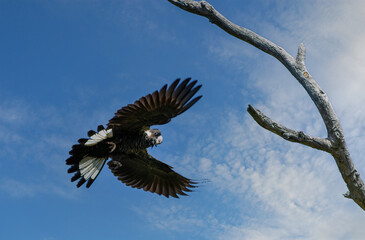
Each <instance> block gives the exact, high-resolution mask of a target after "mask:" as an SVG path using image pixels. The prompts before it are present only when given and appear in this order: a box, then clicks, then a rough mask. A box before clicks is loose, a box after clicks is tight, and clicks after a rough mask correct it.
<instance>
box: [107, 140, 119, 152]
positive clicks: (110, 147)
mask: <svg viewBox="0 0 365 240" xmlns="http://www.w3.org/2000/svg"><path fill="white" fill-rule="evenodd" d="M107 144H109V145H110V146H109V149H110V151H109V153H112V152H114V150H115V149H116V148H117V145H116V144H115V143H113V142H107Z"/></svg>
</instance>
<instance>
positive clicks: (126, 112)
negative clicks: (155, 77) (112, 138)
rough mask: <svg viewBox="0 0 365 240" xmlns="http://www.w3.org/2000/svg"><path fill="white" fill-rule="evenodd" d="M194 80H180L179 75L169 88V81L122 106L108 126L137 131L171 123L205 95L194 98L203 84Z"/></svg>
mask: <svg viewBox="0 0 365 240" xmlns="http://www.w3.org/2000/svg"><path fill="white" fill-rule="evenodd" d="M190 80H191V78H187V79H185V80H184V81H182V82H181V83H180V84H179V82H180V79H176V80H175V81H174V82H173V83H172V84H171V85H170V86H169V88H167V84H166V85H165V86H163V87H162V88H161V89H160V91H155V92H154V93H152V94H148V95H147V96H145V97H141V98H140V99H139V100H137V101H135V102H134V103H133V104H128V105H127V106H125V107H123V108H121V109H120V110H118V111H117V112H116V113H115V116H114V117H113V118H112V119H110V120H109V123H108V128H113V129H119V130H123V131H130V132H135V131H140V130H147V129H149V127H150V126H152V125H161V124H165V123H168V122H169V121H170V120H171V118H173V117H176V116H177V115H179V114H181V113H183V112H185V111H186V110H188V109H189V108H190V107H191V106H193V105H194V104H195V103H196V102H197V101H198V100H199V99H200V98H201V97H202V96H198V97H196V98H194V99H192V100H191V101H190V99H191V98H192V97H193V96H194V95H195V94H196V92H197V91H198V90H199V89H200V88H201V85H198V86H196V87H194V86H195V84H196V83H197V81H196V80H195V81H192V82H190Z"/></svg>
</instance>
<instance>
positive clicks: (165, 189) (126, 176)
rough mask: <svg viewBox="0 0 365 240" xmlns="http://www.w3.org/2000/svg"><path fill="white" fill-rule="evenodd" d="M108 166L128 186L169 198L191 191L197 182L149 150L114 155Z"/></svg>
mask: <svg viewBox="0 0 365 240" xmlns="http://www.w3.org/2000/svg"><path fill="white" fill-rule="evenodd" d="M108 166H109V168H110V170H111V171H112V173H113V174H114V175H115V176H116V177H118V179H119V180H120V181H122V182H123V183H125V184H126V185H127V186H131V187H133V188H138V189H140V188H142V189H143V190H144V191H149V192H151V193H157V194H159V195H161V194H163V195H164V196H165V197H167V198H168V197H169V196H172V197H174V198H179V197H178V195H187V194H186V193H184V192H191V190H190V189H189V188H194V187H196V186H194V184H196V182H193V181H191V180H190V179H188V178H185V177H183V176H181V175H180V174H178V173H177V172H175V171H173V170H172V167H170V166H169V165H167V164H165V163H163V162H161V161H159V160H157V159H155V158H154V157H152V156H151V155H149V154H148V153H147V150H141V151H140V152H138V153H132V154H118V155H115V156H112V160H111V161H109V162H108Z"/></svg>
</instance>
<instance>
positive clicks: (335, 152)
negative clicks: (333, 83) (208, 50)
mask: <svg viewBox="0 0 365 240" xmlns="http://www.w3.org/2000/svg"><path fill="white" fill-rule="evenodd" d="M168 1H169V2H170V3H172V4H174V5H175V6H177V7H179V8H181V9H183V10H185V11H188V12H191V13H194V14H197V15H200V16H204V17H206V18H208V19H209V21H210V22H211V23H213V24H215V25H217V26H218V27H220V28H221V29H223V30H224V31H226V32H227V33H229V34H230V35H232V36H234V37H236V38H239V39H241V40H243V41H245V42H247V43H249V44H251V45H253V46H254V47H256V48H258V49H260V50H261V51H263V52H266V53H267V54H270V55H271V56H273V57H275V58H276V59H277V60H279V61H280V62H281V63H282V64H283V65H284V66H285V67H286V68H287V69H288V70H289V72H290V73H291V74H292V75H293V76H294V77H295V78H296V79H297V81H298V82H299V83H300V84H301V85H302V86H303V87H304V89H305V90H306V91H307V93H308V95H309V96H310V98H311V99H312V101H313V102H314V104H315V106H316V107H317V109H318V111H319V113H320V115H321V117H322V119H323V121H324V123H325V126H326V129H327V138H320V137H312V136H309V135H308V134H305V133H303V132H302V131H295V130H292V129H289V128H287V127H285V126H283V125H281V124H279V123H276V122H275V121H273V120H272V119H270V118H269V117H267V116H265V115H264V114H263V113H261V112H260V111H259V110H257V109H255V108H254V107H252V106H251V105H249V106H248V108H247V111H248V113H249V114H250V115H251V116H252V117H253V119H254V120H255V121H256V122H257V123H258V124H259V125H260V126H262V127H263V128H265V129H267V130H269V131H271V132H273V133H275V134H277V135H279V136H281V137H282V138H284V139H285V140H288V141H291V142H297V143H301V144H304V145H306V146H309V147H312V148H315V149H318V150H322V151H325V152H328V153H330V154H331V155H332V156H333V158H334V159H335V161H336V164H337V166H338V169H339V171H340V173H341V176H342V178H343V180H344V181H345V183H346V185H347V188H348V189H349V191H348V192H347V193H345V194H344V196H345V197H347V198H350V199H352V200H353V201H355V202H356V203H357V204H358V205H359V206H360V207H361V208H362V209H363V210H365V187H364V182H363V181H362V179H361V178H360V174H359V173H358V171H357V170H356V168H355V166H354V163H353V161H352V159H351V156H350V153H349V150H348V148H347V146H346V142H345V137H344V133H343V130H342V127H341V124H340V122H339V120H338V118H337V115H336V113H335V111H334V110H333V107H332V105H331V102H330V101H329V99H328V97H327V94H326V93H325V92H324V91H323V90H322V89H321V88H320V86H319V85H318V83H317V82H316V81H315V80H314V78H313V77H312V76H311V75H310V74H309V72H308V70H307V68H306V65H305V48H304V44H303V43H301V44H300V45H299V49H298V54H297V56H296V58H294V57H293V56H291V55H290V54H289V53H287V52H286V51H285V50H284V49H283V48H282V47H280V46H278V45H276V44H275V43H273V42H271V41H269V40H267V39H265V38H264V37H262V36H260V35H258V34H256V33H255V32H253V31H251V30H249V29H246V28H243V27H240V26H238V25H236V24H234V23H232V22H230V21H229V20H228V19H226V18H225V17H224V16H223V15H222V14H220V13H219V12H218V11H217V10H215V9H214V7H213V6H212V5H211V4H209V3H208V2H206V1H193V0H168Z"/></svg>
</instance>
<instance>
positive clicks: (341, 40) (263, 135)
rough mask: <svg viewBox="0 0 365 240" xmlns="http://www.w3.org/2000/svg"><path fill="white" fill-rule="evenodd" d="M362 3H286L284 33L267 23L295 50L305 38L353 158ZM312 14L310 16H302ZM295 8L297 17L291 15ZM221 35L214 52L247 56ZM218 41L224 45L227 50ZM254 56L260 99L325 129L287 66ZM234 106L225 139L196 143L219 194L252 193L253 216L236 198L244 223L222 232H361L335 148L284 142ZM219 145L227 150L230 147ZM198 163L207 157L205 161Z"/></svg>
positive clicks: (359, 149) (243, 197)
mask: <svg viewBox="0 0 365 240" xmlns="http://www.w3.org/2000/svg"><path fill="white" fill-rule="evenodd" d="M313 4H314V5H313ZM359 4H360V5H363V4H364V3H363V2H360V1H353V2H346V3H342V2H340V1H336V2H331V3H326V2H324V1H321V2H316V3H313V2H311V3H308V4H304V5H303V6H301V8H299V10H298V9H296V8H295V6H291V7H289V8H287V9H281V11H282V12H281V14H282V15H281V16H280V17H279V18H281V19H282V20H281V21H279V22H280V23H281V24H282V26H283V27H284V30H285V31H284V32H282V31H281V30H280V29H278V28H276V27H274V26H273V25H270V23H265V24H266V25H265V26H261V27H262V28H263V29H265V30H267V32H265V36H270V34H271V33H274V38H270V37H269V38H270V39H271V40H275V38H276V39H279V41H280V45H281V46H283V47H284V48H287V47H286V46H289V47H288V48H289V49H294V46H298V45H299V43H300V41H301V40H299V42H294V40H297V39H300V38H302V39H303V41H304V42H305V43H306V46H307V56H308V58H307V59H308V60H307V65H308V68H309V71H310V72H311V73H312V75H314V77H315V78H316V79H317V81H318V82H319V84H320V85H322V88H323V89H324V90H325V91H326V92H327V93H328V94H329V96H330V98H331V100H332V103H333V106H334V108H335V110H336V111H337V112H338V115H339V118H340V120H341V122H342V124H343V127H344V129H345V136H349V139H350V140H349V141H348V142H349V143H351V144H349V148H350V150H351V153H352V156H353V157H354V156H356V157H361V156H363V155H364V154H363V153H364V150H363V149H364V147H363V146H364V145H365V141H364V140H362V137H361V136H363V135H365V134H363V133H364V130H365V129H364V126H363V122H364V119H365V111H363V110H362V109H363V102H364V100H365V97H364V96H365V95H364V94H363V91H364V90H365V84H364V83H365V81H364V76H365V71H364V68H363V66H362V65H363V63H364V62H365V57H364V56H365V48H364V47H363V43H362V42H363V39H365V33H364V32H363V31H359V29H362V28H363V27H362V26H363V25H364V24H365V23H364V21H365V18H364V17H363V16H364V15H365V12H364V11H365V10H364V9H365V7H364V6H363V7H360V6H359ZM295 5H296V4H295ZM309 9H310V10H311V11H306V10H309ZM298 11H299V13H298ZM304 13H305V14H306V15H307V16H306V17H305V18H304V19H301V18H299V17H298V16H301V15H303V14H304ZM288 17H289V18H290V19H292V20H293V21H285V19H287V18H288ZM288 36H292V37H293V38H294V40H292V39H293V38H291V39H290V38H288ZM220 41H221V42H222V43H221V44H216V43H215V42H214V43H212V44H213V46H214V47H211V48H210V50H211V53H212V54H216V55H217V57H218V58H219V59H221V60H222V62H225V63H226V64H227V65H230V64H232V63H233V64H234V65H235V66H238V65H240V64H242V63H243V62H242V61H241V59H242V58H245V57H247V56H245V51H237V49H239V48H240V47H238V46H233V47H232V40H226V39H222V40H220ZM235 44H236V43H235ZM238 44H239V43H237V45H238ZM241 44H244V43H241ZM217 46H222V47H221V50H220V49H219V48H218V49H217ZM230 46H231V47H230ZM288 48H287V49H288ZM230 49H231V51H232V52H231V53H230V52H229V51H230ZM255 50H256V49H255ZM256 51H259V50H256ZM238 52H240V53H241V54H239V53H238ZM249 57H250V56H249ZM250 59H253V61H256V62H255V64H257V66H256V68H253V69H252V71H251V73H250V79H249V80H248V81H250V82H251V83H252V84H254V87H255V88H256V89H257V91H255V94H261V95H262V97H263V96H265V97H266V98H265V100H261V101H260V102H259V103H256V104H255V105H256V107H258V108H259V109H260V110H262V111H263V112H264V113H265V114H267V115H268V116H270V117H272V118H273V119H275V120H277V121H278V122H280V123H282V124H284V125H286V126H287V127H290V128H293V129H295V130H304V131H305V132H307V133H309V134H311V135H314V136H321V137H325V136H326V133H325V126H324V124H323V122H322V120H321V118H320V116H319V114H318V111H317V110H316V109H315V106H314V104H313V103H312V102H311V100H310V99H309V97H308V96H307V95H306V93H305V91H304V90H303V89H302V88H301V86H300V85H299V84H298V83H297V82H296V80H295V79H294V78H293V77H292V76H291V75H289V74H288V72H286V69H283V68H282V66H281V68H280V67H278V65H277V63H274V61H272V60H271V59H270V60H267V59H264V60H262V59H259V60H258V61H259V62H258V61H257V59H256V57H255V55H251V58H250ZM263 66H265V67H264V69H265V71H262V68H263ZM238 71H241V69H240V67H238ZM228 112H230V113H228ZM227 113H228V114H230V115H229V117H228V119H229V120H228V122H227V119H222V120H221V123H222V127H221V129H217V132H227V134H226V138H225V141H224V144H222V143H219V145H218V143H214V144H211V145H208V146H207V147H205V148H203V149H202V148H201V147H202V145H203V144H202V145H201V146H198V148H199V149H201V151H202V152H203V153H204V154H203V156H204V157H205V158H207V159H209V161H210V164H209V169H212V170H211V171H210V173H207V168H203V169H204V170H203V171H202V173H204V174H210V175H209V176H210V177H212V178H213V179H214V182H213V184H214V185H215V186H216V187H217V188H218V189H219V192H220V193H222V194H228V193H229V194H231V195H230V196H231V197H232V198H235V199H240V201H239V202H245V201H249V202H250V204H252V205H253V206H255V209H256V211H257V212H256V213H255V217H253V218H251V219H250V220H249V221H246V220H247V212H245V209H244V208H245V206H240V205H243V204H237V205H235V207H237V211H239V212H241V213H242V215H241V219H240V220H239V222H240V223H239V224H237V223H235V224H234V223H231V224H229V223H228V224H225V231H223V232H222V234H221V235H220V237H219V239H345V238H346V239H362V238H363V236H364V234H365V230H364V228H363V226H362V224H361V223H362V222H364V220H365V217H364V216H363V211H362V210H361V209H360V208H359V207H358V206H357V205H356V204H355V203H354V202H352V201H351V200H348V199H346V198H344V197H343V196H342V195H341V194H342V193H345V192H346V191H347V189H346V185H345V183H344V182H343V180H342V178H341V175H340V173H339V171H338V169H337V167H336V164H335V161H334V160H333V158H332V157H331V156H330V155H328V154H327V153H323V152H320V151H317V150H313V149H310V148H308V147H305V146H301V145H298V144H295V143H289V142H285V140H283V139H281V138H280V137H278V136H275V135H274V134H272V133H270V132H267V131H266V130H264V129H261V128H260V127H259V126H257V124H256V123H255V122H254V121H253V120H252V119H251V117H250V116H248V115H247V114H246V116H245V118H244V119H242V116H241V114H239V113H238V112H236V111H231V110H227ZM352 139H355V140H352ZM207 142H208V141H207ZM217 148H219V149H224V150H225V151H224V154H222V153H219V152H218V151H217V150H216V149H217ZM356 160H357V159H356V158H354V161H355V164H356V165H357V167H358V169H359V171H360V173H363V172H365V164H363V163H358V161H356ZM203 162H204V161H203ZM200 165H201V166H204V164H202V160H201V162H200Z"/></svg>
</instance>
